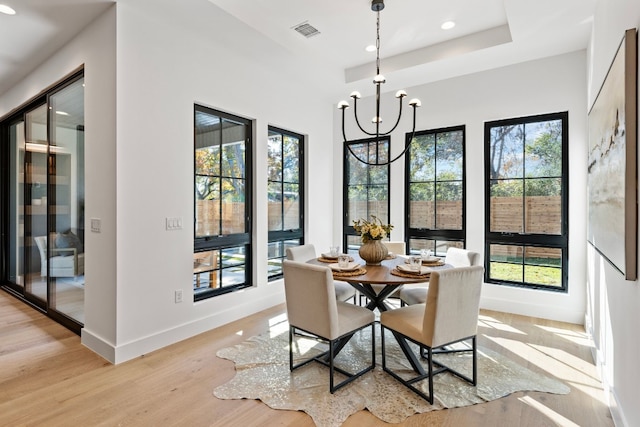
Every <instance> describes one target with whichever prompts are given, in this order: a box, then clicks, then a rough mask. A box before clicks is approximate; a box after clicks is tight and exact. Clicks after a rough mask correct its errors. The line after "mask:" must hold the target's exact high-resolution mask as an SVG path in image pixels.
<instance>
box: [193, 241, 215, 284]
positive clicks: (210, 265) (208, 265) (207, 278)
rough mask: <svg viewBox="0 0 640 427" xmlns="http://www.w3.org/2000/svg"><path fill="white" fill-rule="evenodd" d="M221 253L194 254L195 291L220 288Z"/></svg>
mask: <svg viewBox="0 0 640 427" xmlns="http://www.w3.org/2000/svg"><path fill="white" fill-rule="evenodd" d="M218 256H219V252H218V251H205V252H198V253H194V254H193V289H194V291H197V290H198V289H200V288H217V287H218V269H219V260H218Z"/></svg>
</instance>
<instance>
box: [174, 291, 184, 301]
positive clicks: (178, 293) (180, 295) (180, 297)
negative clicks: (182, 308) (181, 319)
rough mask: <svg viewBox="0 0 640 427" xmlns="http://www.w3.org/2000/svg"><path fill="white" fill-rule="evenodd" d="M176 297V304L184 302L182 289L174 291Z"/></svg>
mask: <svg viewBox="0 0 640 427" xmlns="http://www.w3.org/2000/svg"><path fill="white" fill-rule="evenodd" d="M174 299H175V302H176V304H178V303H181V302H182V289H176V291H175V293H174Z"/></svg>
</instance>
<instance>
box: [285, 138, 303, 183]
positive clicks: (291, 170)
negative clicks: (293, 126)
mask: <svg viewBox="0 0 640 427" xmlns="http://www.w3.org/2000/svg"><path fill="white" fill-rule="evenodd" d="M282 148H283V150H284V155H283V157H284V166H283V171H282V175H283V180H284V181H285V182H293V183H298V182H300V170H299V169H300V168H299V158H300V140H299V139H298V138H294V137H292V136H290V135H285V136H284V145H283V147H282Z"/></svg>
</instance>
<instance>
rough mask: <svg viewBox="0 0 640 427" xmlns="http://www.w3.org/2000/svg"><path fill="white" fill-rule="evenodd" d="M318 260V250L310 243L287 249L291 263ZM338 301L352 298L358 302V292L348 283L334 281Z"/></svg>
mask: <svg viewBox="0 0 640 427" xmlns="http://www.w3.org/2000/svg"><path fill="white" fill-rule="evenodd" d="M314 258H316V248H315V247H314V246H313V245H312V244H310V243H308V244H306V245H300V246H292V247H290V248H287V259H288V260H291V261H300V262H306V261H309V260H310V259H314ZM333 284H334V288H335V293H336V299H337V300H338V301H347V300H348V299H350V298H353V302H354V304H355V302H356V290H355V288H354V287H353V286H351V285H350V284H348V283H347V282H341V281H338V280H334V282H333Z"/></svg>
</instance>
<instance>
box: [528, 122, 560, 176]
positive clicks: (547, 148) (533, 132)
mask: <svg viewBox="0 0 640 427" xmlns="http://www.w3.org/2000/svg"><path fill="white" fill-rule="evenodd" d="M525 132H526V142H525V144H526V145H525V168H526V174H525V176H527V177H559V176H562V121H561V120H552V121H548V122H535V123H527V124H526V125H525Z"/></svg>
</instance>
